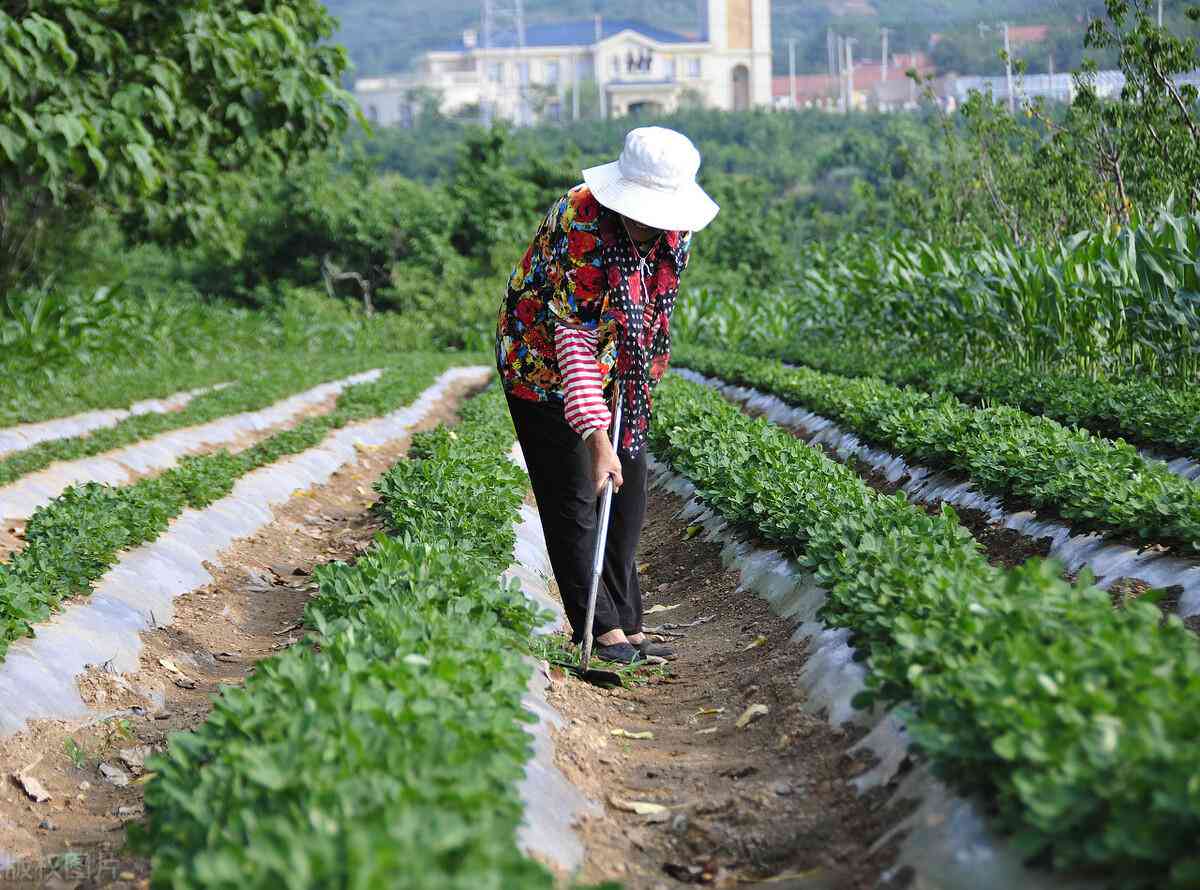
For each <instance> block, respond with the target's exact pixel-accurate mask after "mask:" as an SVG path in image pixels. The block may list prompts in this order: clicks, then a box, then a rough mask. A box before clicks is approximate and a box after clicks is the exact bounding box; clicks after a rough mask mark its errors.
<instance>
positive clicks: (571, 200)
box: [496, 185, 691, 403]
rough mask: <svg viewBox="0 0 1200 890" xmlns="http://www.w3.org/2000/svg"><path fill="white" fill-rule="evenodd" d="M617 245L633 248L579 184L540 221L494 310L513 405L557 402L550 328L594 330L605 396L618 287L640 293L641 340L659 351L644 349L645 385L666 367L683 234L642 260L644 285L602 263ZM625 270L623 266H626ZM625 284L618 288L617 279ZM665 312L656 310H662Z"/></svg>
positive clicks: (684, 252)
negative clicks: (648, 358) (643, 300)
mask: <svg viewBox="0 0 1200 890" xmlns="http://www.w3.org/2000/svg"><path fill="white" fill-rule="evenodd" d="M621 243H625V244H628V248H629V251H630V252H631V253H632V252H633V250H634V248H633V245H632V243H630V242H629V236H628V235H627V234H626V232H625V229H624V227H623V225H622V223H621V218H620V216H619V214H617V213H616V212H614V211H612V210H609V209H608V208H606V207H604V206H602V205H601V204H600V203H599V202H598V201H597V200H596V199H595V198H594V197H593V196H592V193H591V190H590V189H588V187H587V186H585V185H580V186H576V187H575V188H573V189H572V190H571V191H570V192H568V193H567V194H566V195H564V196H563V197H562V198H560V199H559V200H558V201H557V202H556V203H555V204H554V206H553V207H551V208H550V212H549V213H548V214H547V215H546V218H545V220H544V221H543V223H542V225H541V227H540V228H539V229H538V232H537V235H536V236H535V237H534V239H533V243H532V244H531V245H530V247H529V249H528V250H527V251H526V252H525V256H524V258H523V259H522V260H521V262H520V263H519V264H518V265H517V266H516V268H515V269H513V273H512V276H511V278H510V279H509V284H508V293H507V295H506V297H505V300H504V303H503V305H502V306H501V307H500V317H499V323H498V327H497V333H496V364H497V367H498V369H499V371H500V376H501V379H502V380H503V383H504V388H505V391H506V392H508V393H509V394H511V395H513V396H516V397H517V398H522V399H527V400H529V401H537V402H547V401H548V402H559V403H561V402H562V401H563V398H564V381H563V375H562V373H561V372H560V369H559V365H558V361H557V356H556V347H555V327H556V326H557V325H559V324H565V325H567V326H570V327H577V328H582V329H584V330H586V331H594V332H595V334H596V344H597V348H596V360H597V363H598V365H599V371H600V374H601V376H602V379H603V385H604V386H605V388H606V389H607V388H608V387H609V385H610V383H611V381H612V376H613V372H614V369H615V367H616V364H617V361H618V354H617V353H618V342H619V340H620V336H619V335H620V326H621V325H622V324H623V323H624V321H625V319H624V313H622V312H620V311H619V310H618V309H617V308H616V305H615V303H616V300H614V299H613V296H614V294H615V293H616V292H617V290H618V288H619V287H621V286H622V285H623V284H627V285H628V287H629V288H630V291H631V292H633V293H637V294H646V295H647V297H648V299H649V302H648V303H647V304H646V306H645V310H646V311H645V315H646V320H647V323H646V324H645V325H644V326H643V341H644V342H645V344H646V346H647V347H648V349H649V347H650V345H651V343H654V344H655V345H659V346H661V344H664V343H665V344H667V347H668V348H666V349H662V348H658V349H653V350H649V351H650V354H653V356H654V358H653V361H652V364H651V367H650V369H649V374H650V378H651V380H652V381H653V382H654V383H657V382H658V381H659V380H660V379H661V378H662V376H663V374H665V373H666V370H667V364H668V362H669V361H670V353H669V343H670V324H671V318H670V314H671V313H670V309H671V307H672V306H673V303H674V297H675V295H676V294H677V292H678V290H679V277H680V275H681V274H682V273H683V270H684V269H685V268H687V264H688V259H689V256H690V249H691V233H690V232H666V233H665V236H664V237H663V238H662V239H660V240H659V242H657V244H656V245H655V247H654V249H653V250H652V251H651V252H650V254H649V255H648V256H647V258H646V259H647V263H648V264H649V265H648V268H649V270H650V273H651V274H650V276H649V280H648V281H646V282H645V287H643V282H642V281H641V280H640V277H641V272H640V271H638V270H637V267H636V264H635V267H634V271H633V272H632V274H629V275H627V273H626V272H623V271H622V268H621V265H620V264H618V263H616V262H612V261H606V259H605V258H606V257H611V256H612V255H613V253H614V250H613V248H614V247H617V246H619V245H620V244H621ZM627 268H628V266H627ZM623 275H627V280H626V281H625V282H623V281H622V276H623ZM664 307H665V308H666V311H662V309H663V308H664Z"/></svg>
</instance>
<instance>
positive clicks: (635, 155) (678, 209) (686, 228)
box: [583, 127, 721, 232]
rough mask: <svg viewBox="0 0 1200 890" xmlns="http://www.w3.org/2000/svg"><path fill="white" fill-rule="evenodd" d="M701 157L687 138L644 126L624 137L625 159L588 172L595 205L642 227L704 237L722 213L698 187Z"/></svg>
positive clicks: (622, 158) (622, 156) (587, 180)
mask: <svg viewBox="0 0 1200 890" xmlns="http://www.w3.org/2000/svg"><path fill="white" fill-rule="evenodd" d="M699 171H700V152H698V151H697V150H696V146H694V145H692V141H691V140H690V139H688V138H687V137H686V136H684V135H683V134H682V133H676V132H675V131H674V130H668V129H666V128H664V127H641V128H639V129H637V130H633V131H631V132H630V133H629V135H628V136H626V137H625V150H624V151H622V152H621V159H620V160H619V161H615V162H613V163H611V164H602V165H601V166H599V167H591V168H589V169H587V170H584V171H583V181H584V182H585V183H587V185H588V187H589V188H590V189H591V190H592V195H594V196H595V198H596V200H597V201H599V202H600V203H601V204H603V205H604V206H605V207H607V208H608V209H609V210H615V211H616V212H617V213H620V214H622V215H624V216H627V217H629V218H630V219H632V220H635V221H636V222H640V223H641V224H642V225H646V226H652V227H653V228H656V229H666V230H667V231H679V232H699V231H700V230H701V229H703V228H704V227H705V226H707V225H708V224H709V223H710V222H712V221H713V218H714V217H716V215H717V212H718V211H719V210H720V209H721V208H720V207H718V206H717V204H716V202H714V201H713V199H712V198H710V197H709V196H708V195H707V194H705V192H704V189H702V188H700V185H699V183H697V182H696V174H697V173H698V172H699Z"/></svg>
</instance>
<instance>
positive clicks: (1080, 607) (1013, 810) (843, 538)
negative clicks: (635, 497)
mask: <svg viewBox="0 0 1200 890" xmlns="http://www.w3.org/2000/svg"><path fill="white" fill-rule="evenodd" d="M651 439H652V447H653V448H654V450H655V454H656V455H657V456H658V457H659V458H661V459H663V460H665V461H667V462H668V463H669V464H670V465H671V466H672V467H673V468H674V469H675V470H676V471H677V472H679V473H682V474H684V475H685V476H687V477H688V478H689V479H691V480H692V481H693V482H694V483H695V484H696V486H697V487H698V489H699V492H700V495H701V497H703V499H704V500H705V501H706V502H707V503H708V504H710V505H711V506H712V507H714V508H715V509H716V510H718V511H719V512H720V513H721V514H722V515H723V516H725V517H726V518H727V519H728V520H729V521H730V522H732V523H734V524H739V525H744V526H745V527H747V528H749V529H752V530H753V531H754V532H755V533H756V534H757V535H759V536H761V537H762V538H764V539H765V540H767V541H770V542H772V543H774V544H776V545H778V546H780V547H782V548H783V549H784V550H785V551H787V552H788V553H790V554H792V555H793V556H795V557H797V558H798V559H799V560H800V561H801V564H802V565H803V566H805V567H806V568H807V569H808V570H809V571H811V572H812V573H813V575H814V576H815V579H816V581H817V582H818V583H819V584H820V585H821V586H822V587H823V588H824V589H826V590H827V591H828V600H827V602H826V604H825V605H824V607H823V608H822V610H821V617H822V619H823V620H824V621H825V622H826V623H827V624H828V625H830V626H833V627H843V628H848V629H849V630H850V631H851V643H852V645H854V647H855V648H856V650H857V653H858V657H859V658H860V659H864V660H865V661H866V663H867V665H868V666H869V668H870V671H869V673H868V676H867V689H866V691H865V693H864V694H863V695H861V696H860V697H859V699H858V700H857V704H859V705H860V706H864V707H866V706H870V705H871V704H873V703H875V702H883V703H888V704H895V705H899V706H900V707H901V715H902V717H903V718H904V719H905V722H906V725H907V727H908V730H909V732H910V734H911V735H912V738H913V739H914V741H915V743H916V745H917V747H918V748H919V750H921V751H922V752H923V753H924V754H925V756H927V757H928V758H929V760H930V761H931V762H932V764H933V766H934V767H935V769H936V770H937V771H938V772H939V773H940V774H941V775H942V776H944V777H945V778H946V779H948V780H949V781H951V782H952V783H954V784H955V785H956V786H958V787H960V788H962V789H964V790H966V791H972V792H976V791H978V792H983V793H985V794H987V795H988V797H989V799H990V801H991V803H992V805H993V808H994V812H995V814H996V820H997V824H998V825H999V826H1000V827H1001V828H1002V829H1005V830H1007V831H1009V832H1011V833H1012V834H1013V836H1014V839H1015V841H1016V842H1017V843H1018V844H1019V845H1020V848H1021V849H1022V850H1023V851H1024V852H1025V853H1027V854H1028V855H1029V856H1030V857H1038V858H1040V861H1043V862H1050V863H1053V865H1054V866H1055V867H1056V868H1062V869H1068V870H1070V869H1076V868H1081V867H1082V868H1085V869H1090V870H1092V871H1093V872H1094V873H1095V875H1096V876H1097V877H1098V879H1099V880H1102V881H1104V882H1105V883H1106V884H1108V885H1109V886H1112V887H1114V888H1143V887H1144V888H1150V887H1169V888H1173V890H1184V888H1188V887H1191V886H1193V885H1194V884H1195V882H1196V880H1197V877H1198V876H1200V857H1197V855H1196V850H1195V845H1194V838H1195V836H1196V833H1197V831H1200V787H1197V785H1196V782H1195V781H1194V777H1195V775H1196V774H1197V771H1198V770H1200V759H1198V758H1200V754H1198V752H1197V749H1196V746H1195V745H1193V744H1192V739H1193V738H1195V736H1196V734H1197V733H1198V732H1200V713H1198V712H1197V711H1196V709H1195V708H1194V707H1192V705H1191V702H1192V701H1193V699H1194V698H1195V696H1196V695H1197V694H1200V644H1198V643H1197V640H1196V637H1195V635H1194V634H1192V633H1191V632H1190V631H1188V630H1187V629H1186V628H1185V626H1184V625H1183V623H1182V622H1181V621H1180V620H1179V619H1178V618H1177V617H1174V616H1171V617H1168V618H1166V619H1165V620H1164V618H1163V616H1162V614H1161V613H1160V612H1159V610H1158V609H1157V608H1156V607H1155V606H1154V605H1153V604H1152V603H1148V602H1142V601H1134V602H1133V603H1131V604H1129V605H1128V606H1127V607H1126V608H1124V609H1119V610H1117V609H1114V608H1113V604H1112V602H1111V600H1110V598H1109V596H1108V595H1107V594H1106V593H1105V592H1104V591H1101V590H1099V589H1098V588H1096V587H1094V586H1093V585H1091V583H1090V581H1089V579H1087V578H1084V579H1082V580H1081V581H1080V582H1079V583H1077V584H1068V583H1067V582H1065V581H1064V580H1063V579H1062V576H1061V569H1060V567H1058V566H1056V565H1055V564H1053V563H1050V562H1043V561H1041V560H1033V561H1031V562H1029V563H1027V564H1026V565H1024V566H1023V567H1021V568H1020V569H1017V570H1015V571H1011V572H1006V571H1003V570H1000V569H997V568H995V567H992V566H990V565H989V564H988V563H987V561H986V560H985V559H984V557H983V556H982V555H981V553H980V552H979V549H978V545H977V544H976V543H975V541H974V539H973V538H972V537H971V535H970V534H969V532H967V530H966V529H965V528H963V527H962V526H961V525H960V524H959V523H958V521H957V518H956V517H955V514H954V512H953V510H951V509H949V508H948V507H947V508H944V509H943V510H942V512H941V513H940V514H939V515H936V516H931V515H929V514H927V513H926V512H925V511H923V510H921V509H919V508H917V507H915V506H912V505H910V504H908V503H907V502H906V501H905V500H904V498H903V497H902V496H900V495H896V496H891V497H885V496H882V495H879V494H878V493H876V492H875V491H873V490H872V489H870V488H868V487H867V486H866V484H865V483H863V482H862V480H861V479H859V478H858V477H857V476H856V475H855V474H854V472H853V471H851V470H850V469H848V468H846V467H844V466H842V465H840V464H837V463H835V462H833V461H831V460H830V459H828V458H827V457H825V456H824V455H823V454H822V453H821V452H820V451H818V450H816V449H813V448H809V447H808V446H807V445H805V444H804V443H803V442H801V441H799V440H797V439H796V438H795V437H793V436H792V435H790V434H789V433H787V432H786V431H785V430H782V429H780V428H779V427H777V426H774V425H772V424H770V423H767V422H765V421H763V420H755V419H751V418H749V417H747V416H745V415H744V414H742V413H741V412H740V411H739V410H738V409H737V408H735V407H734V406H732V405H731V404H729V403H728V402H726V401H725V400H724V399H723V398H722V397H721V396H720V395H719V394H718V393H717V392H715V391H714V390H711V389H709V388H707V387H702V386H699V385H696V384H691V383H687V382H685V381H682V380H680V379H679V378H677V377H671V378H668V379H667V380H665V381H664V382H663V384H662V385H661V387H660V388H659V391H658V396H657V398H656V415H655V421H654V424H653V427H652V430H651Z"/></svg>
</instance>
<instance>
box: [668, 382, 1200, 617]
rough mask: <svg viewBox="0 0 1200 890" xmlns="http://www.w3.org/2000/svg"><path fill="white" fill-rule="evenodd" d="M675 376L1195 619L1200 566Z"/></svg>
mask: <svg viewBox="0 0 1200 890" xmlns="http://www.w3.org/2000/svg"><path fill="white" fill-rule="evenodd" d="M675 373H678V374H679V375H680V376H681V377H683V378H685V379H687V380H691V381H693V382H695V383H701V384H703V385H705V386H709V387H712V388H714V389H716V390H718V391H719V392H720V393H721V394H722V395H724V396H725V397H726V398H729V399H731V400H733V401H735V402H738V403H740V404H742V405H744V406H746V408H748V409H749V410H751V411H755V412H761V413H762V414H763V416H764V417H766V418H767V419H768V420H770V421H772V422H773V423H778V424H780V425H782V426H786V427H791V428H799V429H802V430H804V431H806V433H807V434H808V441H809V442H810V444H814V445H825V446H827V447H829V448H831V449H832V450H833V451H834V453H836V454H837V455H838V457H840V458H841V459H842V460H850V459H854V458H857V459H858V460H861V461H863V462H864V463H866V464H867V465H869V466H871V467H872V468H874V469H875V470H878V471H879V472H880V473H882V474H883V475H884V476H885V477H886V478H887V480H888V481H889V482H893V483H896V482H898V483H900V488H901V490H902V491H904V492H905V493H906V494H907V495H908V498H909V500H911V501H914V502H917V503H929V502H934V501H943V502H945V503H947V504H951V505H953V506H956V507H963V508H965V509H971V510H978V511H980V512H982V513H984V514H986V515H987V517H988V519H989V520H990V521H991V522H993V523H996V524H999V525H1003V526H1004V527H1005V528H1009V529H1012V530H1014V531H1016V532H1018V533H1020V534H1022V535H1025V536H1027V537H1030V538H1033V539H1035V540H1041V539H1043V538H1049V539H1050V541H1051V544H1050V556H1051V557H1052V558H1054V559H1057V560H1058V561H1059V562H1061V563H1062V564H1063V567H1064V568H1065V569H1066V570H1067V572H1069V573H1070V574H1072V575H1074V574H1078V573H1079V572H1080V571H1081V570H1082V569H1084V568H1088V569H1090V570H1091V571H1092V573H1093V574H1094V575H1095V576H1096V583H1097V584H1099V585H1100V586H1101V587H1105V588H1106V587H1109V586H1111V585H1112V584H1115V583H1116V582H1117V581H1120V580H1121V579H1123V578H1134V579H1136V580H1138V581H1143V582H1145V583H1146V584H1148V585H1150V587H1152V588H1161V587H1175V586H1178V587H1180V588H1181V589H1182V595H1181V596H1180V599H1179V615H1180V616H1181V617H1183V618H1189V617H1191V616H1192V615H1196V614H1200V563H1198V562H1197V561H1195V560H1192V559H1185V558H1183V557H1179V556H1172V555H1170V554H1167V553H1163V552H1162V551H1160V550H1139V549H1138V548H1136V547H1131V546H1129V545H1128V544H1121V543H1116V542H1113V541H1111V540H1109V539H1107V538H1105V537H1104V536H1103V535H1101V534H1097V533H1085V534H1075V533H1073V532H1072V530H1071V528H1070V527H1069V526H1067V525H1065V524H1063V523H1062V522H1057V521H1053V520H1044V519H1038V518H1037V515H1036V514H1035V513H1033V512H1030V511H1020V512H1009V511H1007V510H1006V509H1005V508H1004V504H1003V502H1002V501H1001V499H1000V498H997V497H992V496H990V495H987V494H984V493H982V492H980V491H979V490H978V489H977V488H976V487H975V486H974V485H973V484H972V483H971V482H969V481H964V480H963V479H962V478H954V477H952V476H949V475H947V474H944V473H937V472H934V471H932V470H929V469H926V468H925V467H920V466H915V465H913V464H909V463H908V462H907V461H905V460H904V458H902V457H898V456H896V455H894V454H889V453H888V452H886V451H881V450H879V449H876V448H871V447H870V446H868V445H865V444H864V443H863V442H862V440H860V439H859V438H858V437H857V436H855V435H854V434H853V433H848V432H846V431H845V430H843V429H841V428H840V427H839V426H838V425H837V424H835V423H834V422H833V421H831V420H829V419H827V418H825V417H822V416H821V415H819V414H814V413H812V412H811V411H805V410H804V409H802V408H795V407H793V406H791V405H789V404H787V403H786V402H784V401H783V400H781V399H779V398H778V397H776V396H773V395H769V394H767V393H763V392H760V391H758V390H756V389H750V388H747V387H743V386H733V385H731V384H727V383H725V382H724V381H721V380H717V379H715V378H711V377H706V376H704V375H702V374H697V373H696V372H694V371H688V370H680V371H676V372H675Z"/></svg>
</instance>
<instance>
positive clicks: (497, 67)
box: [487, 62, 504, 83]
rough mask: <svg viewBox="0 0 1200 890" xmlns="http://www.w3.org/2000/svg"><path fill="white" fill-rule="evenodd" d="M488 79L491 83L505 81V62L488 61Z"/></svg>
mask: <svg viewBox="0 0 1200 890" xmlns="http://www.w3.org/2000/svg"><path fill="white" fill-rule="evenodd" d="M487 79H488V80H489V81H490V82H491V83H503V82H504V64H503V63H502V62H488V66H487Z"/></svg>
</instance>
